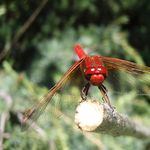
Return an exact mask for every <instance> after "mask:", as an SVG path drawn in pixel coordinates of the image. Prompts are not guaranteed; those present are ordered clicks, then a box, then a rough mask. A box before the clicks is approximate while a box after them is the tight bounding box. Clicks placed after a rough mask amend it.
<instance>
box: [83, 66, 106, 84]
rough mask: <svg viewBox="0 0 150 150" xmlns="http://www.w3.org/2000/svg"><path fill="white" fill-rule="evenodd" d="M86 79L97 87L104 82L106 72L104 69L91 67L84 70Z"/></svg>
mask: <svg viewBox="0 0 150 150" xmlns="http://www.w3.org/2000/svg"><path fill="white" fill-rule="evenodd" d="M84 74H85V77H86V79H87V80H88V81H89V82H90V83H91V84H92V85H95V86H99V85H100V84H102V82H103V81H104V80H105V78H106V76H107V70H106V68H105V67H103V66H100V67H96V68H95V67H92V68H87V69H85V70H84Z"/></svg>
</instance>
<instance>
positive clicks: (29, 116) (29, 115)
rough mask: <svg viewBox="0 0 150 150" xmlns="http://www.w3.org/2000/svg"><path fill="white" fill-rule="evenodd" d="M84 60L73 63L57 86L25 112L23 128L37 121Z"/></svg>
mask: <svg viewBox="0 0 150 150" xmlns="http://www.w3.org/2000/svg"><path fill="white" fill-rule="evenodd" d="M83 60H84V58H83V59H80V60H79V61H77V62H76V63H74V65H72V66H71V67H70V69H69V70H68V71H67V72H66V73H65V74H64V76H63V77H62V78H61V80H60V81H59V82H58V83H57V84H56V85H55V86H53V87H52V88H51V89H50V90H49V92H48V93H47V94H46V95H45V96H44V97H43V98H42V99H41V100H40V101H39V102H38V103H37V104H36V105H34V106H33V107H31V108H30V109H28V110H26V111H25V112H24V114H23V120H22V125H23V129H26V128H28V127H29V126H30V124H31V123H32V122H33V121H36V120H37V119H38V118H39V116H40V115H41V113H42V112H43V111H44V110H45V108H46V106H47V105H48V103H49V102H50V101H51V99H52V97H53V96H54V95H55V93H56V92H57V91H58V90H59V89H60V88H61V87H62V86H63V85H64V84H65V83H66V82H67V80H69V78H70V77H71V75H72V74H73V73H74V72H75V71H76V70H78V69H79V66H80V64H81V63H82V62H83Z"/></svg>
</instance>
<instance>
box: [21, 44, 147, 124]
mask: <svg viewBox="0 0 150 150" xmlns="http://www.w3.org/2000/svg"><path fill="white" fill-rule="evenodd" d="M74 50H75V53H76V54H77V56H78V58H79V60H78V61H77V62H75V63H74V64H73V65H72V66H71V67H70V68H69V70H68V71H67V72H66V73H65V74H64V76H63V77H62V78H61V79H60V81H59V82H58V83H57V84H56V85H54V86H53V87H52V88H51V89H50V90H49V92H48V93H47V94H46V95H45V96H44V97H43V98H42V99H41V100H40V101H39V102H38V103H37V104H36V105H34V106H33V107H31V108H30V109H28V110H27V111H25V113H24V116H23V124H26V122H28V121H30V120H32V121H33V120H37V119H38V117H39V116H40V114H41V113H42V112H43V111H44V109H45V108H46V106H47V105H48V103H49V102H50V101H51V99H52V97H53V96H54V94H55V93H56V92H58V90H59V89H61V88H62V86H63V85H64V84H65V83H66V82H67V80H68V79H69V78H70V77H71V75H72V74H74V72H75V71H76V70H77V69H80V70H81V71H82V73H83V76H84V77H85V79H86V81H87V83H86V85H85V86H84V87H83V88H82V91H81V97H82V99H83V100H86V97H87V95H88V91H89V88H90V86H91V85H93V86H97V87H98V89H99V90H100V92H101V94H102V96H103V100H104V101H105V102H107V103H108V104H109V106H110V107H111V108H112V106H111V103H110V100H109V97H108V95H107V89H106V87H105V86H104V81H105V80H107V79H108V80H109V76H111V75H112V74H113V73H118V72H125V73H127V74H130V75H132V76H134V77H135V78H136V77H139V76H140V77H142V76H143V75H146V78H144V79H145V81H146V82H149V83H148V90H147V91H148V94H150V67H147V66H139V65H137V64H135V63H133V62H129V61H126V60H122V59H118V58H110V57H104V56H97V55H96V56H89V55H87V54H86V52H85V51H84V50H83V49H82V48H81V46H80V45H79V44H77V45H75V47H74ZM124 78H126V77H125V76H124ZM114 79H115V78H114ZM127 80H128V79H127ZM116 81H117V80H116ZM116 81H115V82H116ZM129 82H130V81H129ZM139 86H140V85H139Z"/></svg>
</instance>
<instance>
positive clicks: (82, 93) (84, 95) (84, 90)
mask: <svg viewBox="0 0 150 150" xmlns="http://www.w3.org/2000/svg"><path fill="white" fill-rule="evenodd" d="M90 85H91V84H90V83H89V82H88V83H87V84H86V85H85V86H84V87H83V88H82V90H81V98H82V100H86V98H87V95H88V91H89V88H90Z"/></svg>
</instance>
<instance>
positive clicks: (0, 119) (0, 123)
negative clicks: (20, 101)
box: [0, 92, 12, 150]
mask: <svg viewBox="0 0 150 150" xmlns="http://www.w3.org/2000/svg"><path fill="white" fill-rule="evenodd" d="M0 97H1V98H3V100H4V101H5V102H6V104H7V109H6V110H5V111H4V112H2V113H1V114H0V150H3V138H4V135H5V125H6V122H7V119H8V116H9V109H10V108H11V106H12V98H11V97H10V96H9V95H8V94H7V93H5V92H0Z"/></svg>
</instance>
